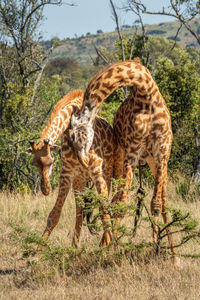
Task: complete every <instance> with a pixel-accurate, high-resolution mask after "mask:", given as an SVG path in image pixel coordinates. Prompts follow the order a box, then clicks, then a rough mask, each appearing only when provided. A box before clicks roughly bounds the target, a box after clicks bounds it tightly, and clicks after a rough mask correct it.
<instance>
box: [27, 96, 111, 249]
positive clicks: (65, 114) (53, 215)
mask: <svg viewBox="0 0 200 300" xmlns="http://www.w3.org/2000/svg"><path fill="white" fill-rule="evenodd" d="M82 102H83V92H82V91H80V90H77V91H74V92H72V93H70V94H68V95H66V96H65V97H64V98H63V99H61V100H60V101H59V102H58V103H57V104H56V105H55V107H54V110H53V113H52V114H51V117H50V121H49V123H48V125H47V127H46V128H45V129H44V130H43V132H42V134H41V138H40V139H41V141H40V142H39V144H38V145H36V144H35V143H34V142H30V144H31V152H32V154H33V165H35V166H36V167H37V168H38V169H39V172H40V174H41V190H42V192H43V194H44V195H48V194H49V192H50V190H51V185H50V180H49V177H50V174H51V169H52V164H53V157H52V155H51V149H53V150H54V149H55V146H54V144H55V142H56V140H57V139H58V138H59V136H61V150H62V151H61V152H62V168H61V174H60V184H59V192H58V196H57V200H56V203H55V205H54V207H53V209H52V211H51V212H50V214H49V216H48V220H47V226H46V229H45V231H44V233H43V236H44V239H48V237H49V235H50V234H51V232H52V230H53V228H54V227H55V226H56V225H57V223H58V221H59V218H60V214H61V210H62V207H63V204H64V202H65V199H66V197H67V194H68V192H69V189H70V186H71V183H72V185H73V188H74V192H75V198H76V197H77V195H78V194H79V193H80V192H81V191H83V190H84V188H85V185H86V182H87V181H88V179H90V178H91V179H92V181H93V182H94V184H95V186H96V189H97V192H98V193H101V194H102V195H104V196H105V197H106V198H108V194H109V191H110V185H111V177H112V174H113V152H114V135H113V130H112V128H111V126H110V125H109V124H108V123H107V122H106V121H105V120H104V119H102V118H100V117H98V116H96V117H95V120H94V122H93V126H94V127H93V128H94V139H93V143H92V147H91V149H90V151H89V162H88V168H86V167H85V166H84V164H82V163H81V161H80V159H79V157H78V156H77V154H76V152H75V151H74V148H73V145H72V143H71V140H73V132H71V130H70V122H71V117H72V115H73V113H74V112H75V111H77V110H79V109H80V108H81V106H82ZM102 210H103V208H102ZM107 219H109V216H108V215H107V214H106V213H105V211H104V210H103V215H102V222H103V227H104V235H103V238H102V244H103V245H106V244H109V243H110V239H111V237H110V233H109V231H108V229H107ZM82 222H83V208H82V207H80V206H79V205H78V204H77V202H76V225H75V231H74V236H73V242H72V244H73V245H74V246H76V247H77V246H78V241H79V237H80V232H81V227H82Z"/></svg>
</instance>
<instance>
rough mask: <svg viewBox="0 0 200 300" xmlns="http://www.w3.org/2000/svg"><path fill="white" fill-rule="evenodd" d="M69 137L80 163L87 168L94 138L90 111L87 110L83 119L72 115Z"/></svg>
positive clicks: (77, 115)
mask: <svg viewBox="0 0 200 300" xmlns="http://www.w3.org/2000/svg"><path fill="white" fill-rule="evenodd" d="M69 136H70V141H71V143H72V146H73V148H74V150H75V152H76V154H77V157H78V159H79V161H80V163H81V164H82V165H83V166H84V167H86V168H87V167H88V163H89V150H90V148H91V146H92V142H93V137H94V129H93V122H92V119H91V116H90V111H89V110H88V109H86V110H85V114H84V115H83V116H82V118H81V119H80V117H79V114H73V115H72V117H71V129H70V130H69Z"/></svg>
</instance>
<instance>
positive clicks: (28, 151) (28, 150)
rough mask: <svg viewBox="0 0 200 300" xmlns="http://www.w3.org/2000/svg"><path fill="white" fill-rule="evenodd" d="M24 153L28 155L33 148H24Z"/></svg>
mask: <svg viewBox="0 0 200 300" xmlns="http://www.w3.org/2000/svg"><path fill="white" fill-rule="evenodd" d="M25 153H26V154H29V155H30V154H32V153H33V150H32V149H31V148H28V149H26V150H25Z"/></svg>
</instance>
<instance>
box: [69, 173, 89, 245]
mask: <svg viewBox="0 0 200 300" xmlns="http://www.w3.org/2000/svg"><path fill="white" fill-rule="evenodd" d="M85 185H86V180H85V179H83V178H81V177H80V176H78V177H76V178H75V179H74V182H73V187H74V195H75V201H76V224H75V229H74V234H73V239H72V246H73V247H75V248H78V243H79V238H80V234H81V229H82V225H83V218H84V216H83V207H82V206H81V205H80V204H79V203H78V200H77V196H78V195H79V194H80V193H81V191H83V189H84V187H85Z"/></svg>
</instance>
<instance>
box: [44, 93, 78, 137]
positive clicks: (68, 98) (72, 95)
mask: <svg viewBox="0 0 200 300" xmlns="http://www.w3.org/2000/svg"><path fill="white" fill-rule="evenodd" d="M77 98H79V100H80V99H82V101H83V91H82V90H75V91H73V92H71V93H69V94H67V95H65V96H64V97H63V98H62V99H60V100H59V101H58V102H57V104H56V105H55V106H54V109H53V111H52V113H51V116H50V120H49V122H48V124H47V126H46V127H45V128H44V129H43V131H42V134H41V136H40V139H41V140H42V139H44V137H45V135H46V133H47V131H48V129H49V127H50V126H51V124H52V122H53V120H54V119H55V117H56V116H57V114H58V112H59V111H60V110H61V109H63V108H64V107H65V106H66V105H73V104H74V106H76V107H77V103H72V101H73V100H75V99H76V100H77ZM82 101H81V105H82Z"/></svg>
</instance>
